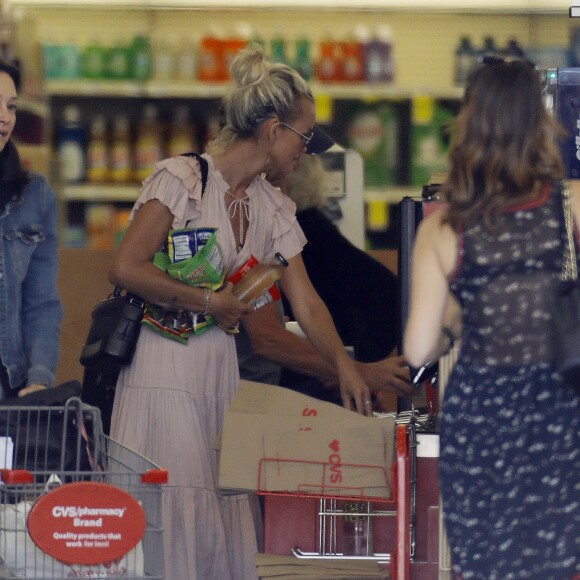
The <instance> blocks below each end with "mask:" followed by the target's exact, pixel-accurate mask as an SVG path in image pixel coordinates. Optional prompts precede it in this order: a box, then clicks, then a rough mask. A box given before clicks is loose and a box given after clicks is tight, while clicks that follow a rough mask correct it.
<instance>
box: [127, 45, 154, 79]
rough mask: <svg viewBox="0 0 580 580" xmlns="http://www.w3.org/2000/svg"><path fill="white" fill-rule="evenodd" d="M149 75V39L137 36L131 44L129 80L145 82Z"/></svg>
mask: <svg viewBox="0 0 580 580" xmlns="http://www.w3.org/2000/svg"><path fill="white" fill-rule="evenodd" d="M150 75H151V47H150V46H149V39H148V38H147V37H146V36H145V35H142V34H139V35H137V36H136V37H135V38H134V39H133V43H132V44H131V78H133V79H135V80H136V81H146V80H148V79H149V76H150Z"/></svg>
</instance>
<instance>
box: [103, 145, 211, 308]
mask: <svg viewBox="0 0 580 580" xmlns="http://www.w3.org/2000/svg"><path fill="white" fill-rule="evenodd" d="M183 157H193V158H194V159H197V161H198V163H199V168H200V169H201V197H202V199H203V196H204V194H205V188H206V185H207V177H208V174H209V164H208V162H207V159H205V157H202V156H201V155H200V154H199V153H196V152H195V151H190V152H189V153H183ZM187 223H189V222H187ZM122 294H123V288H121V287H120V286H115V288H114V290H113V292H111V294H109V298H117V297H119V296H122ZM127 297H128V298H129V300H130V301H131V303H133V304H135V305H136V306H139V308H142V309H143V308H145V301H144V300H143V298H140V297H139V296H137V295H136V294H131V293H130V292H127Z"/></svg>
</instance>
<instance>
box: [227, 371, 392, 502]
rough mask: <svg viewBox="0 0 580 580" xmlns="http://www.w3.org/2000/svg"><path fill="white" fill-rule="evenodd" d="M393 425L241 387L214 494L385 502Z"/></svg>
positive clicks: (262, 388) (276, 390) (278, 390)
mask: <svg viewBox="0 0 580 580" xmlns="http://www.w3.org/2000/svg"><path fill="white" fill-rule="evenodd" d="M394 429H395V425H394V419H393V418H371V417H363V416H361V415H358V414H357V413H354V412H352V411H347V410H346V409H343V408H341V407H339V406H337V405H333V404H331V403H326V402H323V401H319V400H318V399H314V398H312V397H307V396H305V395H302V394H300V393H296V392H294V391H292V390H290V389H285V388H282V387H278V386H274V385H264V384H261V383H252V382H250V381H241V386H240V390H239V392H238V394H237V395H236V397H235V398H234V400H233V401H232V403H231V406H230V409H229V410H228V411H227V412H226V415H225V418H224V426H223V430H222V438H221V452H220V471H219V487H220V488H221V489H222V491H223V492H224V493H240V492H256V491H257V492H283V493H294V494H313V495H320V496H332V497H354V498H361V497H362V498H380V499H387V498H389V497H391V481H390V468H391V464H392V462H393V459H394V455H393V453H394Z"/></svg>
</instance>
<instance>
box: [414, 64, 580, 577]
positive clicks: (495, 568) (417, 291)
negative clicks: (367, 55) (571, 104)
mask: <svg viewBox="0 0 580 580" xmlns="http://www.w3.org/2000/svg"><path fill="white" fill-rule="evenodd" d="M559 132H561V130H560V129H559V128H558V127H557V126H556V125H555V123H554V122H553V121H552V120H551V118H550V117H549V115H548V114H547V112H546V110H545V108H544V105H543V102H542V98H541V85H540V80H539V76H538V73H537V71H536V70H535V69H534V67H533V66H532V65H531V64H530V63H528V62H525V61H512V62H507V61H503V60H499V59H494V60H493V61H492V62H487V63H486V62H485V61H484V63H482V64H480V65H479V66H478V68H477V69H476V71H475V72H474V73H473V75H472V78H471V79H470V81H469V83H468V88H467V91H466V98H465V103H464V105H463V107H462V110H461V111H460V113H459V115H458V117H457V119H456V123H455V126H454V135H453V142H452V147H451V151H450V168H449V174H448V178H447V182H446V184H445V187H444V196H445V201H446V202H447V205H446V206H445V207H444V208H442V209H440V210H438V211H436V212H434V213H433V214H431V215H430V216H429V217H427V218H426V219H425V220H423V222H422V223H421V225H420V227H419V230H418V232H417V237H416V243H415V249H414V253H413V274H412V275H413V279H412V292H411V308H410V314H409V320H408V324H407V327H406V332H405V341H404V342H405V345H404V350H405V356H406V357H407V360H408V361H409V364H411V365H412V366H420V365H421V364H423V363H425V362H426V361H428V360H432V359H435V358H437V357H439V356H441V355H442V354H443V353H444V352H445V351H446V350H448V349H449V347H450V346H451V344H452V343H453V341H454V339H455V338H461V348H460V352H459V357H458V361H457V363H456V365H455V367H454V369H453V371H452V373H451V376H450V377H449V380H448V382H447V385H446V388H445V394H444V400H443V405H442V410H441V424H440V438H441V439H440V460H439V477H440V487H441V494H442V501H443V511H444V521H445V526H446V531H447V535H448V540H449V545H450V550H451V559H452V565H453V570H454V571H455V573H456V574H457V575H459V576H460V577H461V578H463V579H464V580H467V579H473V578H477V579H481V580H494V579H496V580H500V579H501V580H507V579H510V578H526V579H537V580H549V579H570V578H573V577H574V576H575V575H577V574H578V572H579V571H580V564H579V557H578V554H579V546H578V539H579V538H580V525H579V523H580V486H579V481H580V478H579V471H580V470H579V464H580V451H579V448H578V441H579V432H580V413H579V410H580V409H579V407H580V392H579V391H578V390H577V389H576V388H575V387H573V386H571V385H568V384H566V383H564V382H563V380H562V378H561V377H560V376H559V375H558V374H557V373H556V372H555V369H554V358H555V352H554V348H555V347H554V335H553V328H552V316H551V313H550V308H551V304H552V303H553V296H554V294H555V288H556V285H557V284H558V283H559V275H560V273H561V271H562V256H563V242H564V241H565V227H564V220H563V210H562V183H561V181H560V179H561V176H562V173H563V169H562V163H561V160H560V157H559V153H558V150H557V146H556V144H555V142H554V135H557V134H559ZM573 202H574V204H575V221H576V223H577V224H580V194H575V193H573Z"/></svg>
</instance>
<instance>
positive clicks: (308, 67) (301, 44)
mask: <svg viewBox="0 0 580 580" xmlns="http://www.w3.org/2000/svg"><path fill="white" fill-rule="evenodd" d="M294 68H295V69H296V70H297V71H298V73H299V74H300V76H301V77H302V78H303V79H304V80H307V81H309V80H310V79H311V78H312V57H311V54H310V40H309V39H308V38H306V37H302V38H298V39H297V40H296V56H295V59H294Z"/></svg>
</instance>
